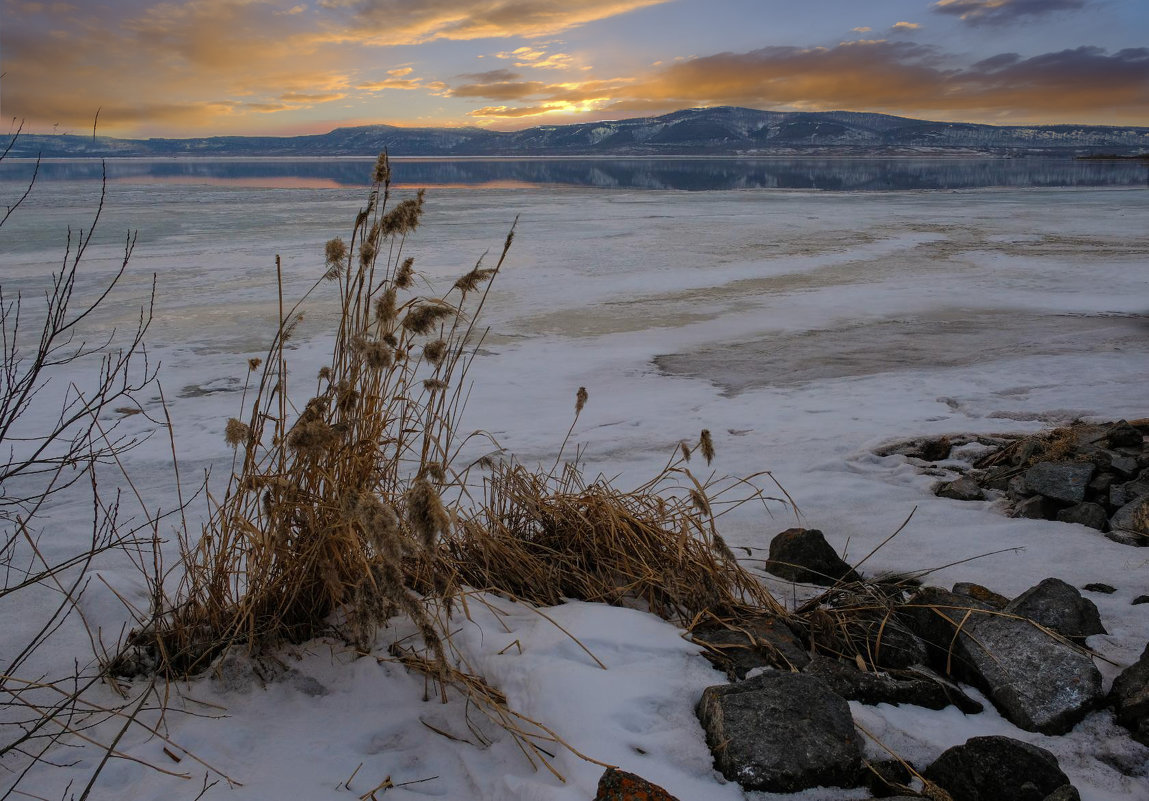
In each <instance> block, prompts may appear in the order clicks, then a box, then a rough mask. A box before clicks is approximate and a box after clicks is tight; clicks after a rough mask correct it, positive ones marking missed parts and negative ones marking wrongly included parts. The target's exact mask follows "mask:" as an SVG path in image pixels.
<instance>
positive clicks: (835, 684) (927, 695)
mask: <svg viewBox="0 0 1149 801" xmlns="http://www.w3.org/2000/svg"><path fill="white" fill-rule="evenodd" d="M803 672H804V673H808V674H810V675H814V676H817V677H818V678H820V679H822V680H823V681H824V682H826V685H827V686H828V687H829V688H830V689H831V690H833V691H834V692H835V693H837V694H838V695H840V696H842V697H843V698H845V699H846V700H847V701H858V702H860V703H863V704H869V705H874V704H892V705H894V706H899V705H901V704H912V705H914V706H922V707H925V708H926V709H945V708H946V707H947V706H951V705H953V706H956V707H957V708H958V709H960V710H961V711H962V712H964V713H966V714H967V715H976V714H978V713H979V712H981V711H982V710H983V709H984V707H982V705H981V704H980V703H978V702H977V701H975V700H974V699H972V698H970V697H969V696H968V695H966V694H965V693H964V692H962V691H961V690H960V689H959V688H958V687H957V685H955V684H952V683H950V682H948V681H946V680H945V679H942V678H941V677H939V676H934V675H933V674H931V673H928V672H927V671H925V670H916V671H897V672H891V673H871V672H862V671H861V670H858V668H857V666H856V665H853V664H851V663H849V662H840V661H839V660H837V659H833V658H831V657H826V656H815V657H814V658H813V659H811V660H810V663H809V664H808V665H806V667H805V668H804V669H803Z"/></svg>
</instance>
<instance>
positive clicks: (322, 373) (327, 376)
mask: <svg viewBox="0 0 1149 801" xmlns="http://www.w3.org/2000/svg"><path fill="white" fill-rule="evenodd" d="M317 378H318V379H319V380H320V381H330V380H331V368H330V367H328V366H327V365H324V366H323V367H320V368H319V375H318V376H317Z"/></svg>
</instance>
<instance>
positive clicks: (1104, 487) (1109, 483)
mask: <svg viewBox="0 0 1149 801" xmlns="http://www.w3.org/2000/svg"><path fill="white" fill-rule="evenodd" d="M1112 487H1113V474H1112V473H1098V474H1097V475H1095V476H1094V477H1093V478H1092V479H1091V480H1090V482H1089V485H1088V486H1087V487H1086V488H1085V497H1086V498H1091V499H1093V500H1095V501H1099V502H1101V503H1105V504H1107V503H1109V492H1110V490H1111V489H1112Z"/></svg>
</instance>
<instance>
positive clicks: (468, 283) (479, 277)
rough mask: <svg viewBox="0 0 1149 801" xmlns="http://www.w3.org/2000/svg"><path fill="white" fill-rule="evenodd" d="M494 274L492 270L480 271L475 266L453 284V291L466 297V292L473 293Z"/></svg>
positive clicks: (480, 269)
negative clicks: (457, 291)
mask: <svg viewBox="0 0 1149 801" xmlns="http://www.w3.org/2000/svg"><path fill="white" fill-rule="evenodd" d="M494 274H495V271H494V270H491V269H482V268H480V267H479V266H478V265H475V269H473V270H471V271H470V272H469V273H467V274H466V275H464V276H462V277H461V278H460V279H459V280H458V281H456V282H455V289H457V290H459V291H460V292H462V293H463V294H464V295H466V294H467V293H468V292H473V291H475V290H476V289H478V288H479V286H480V285H481V284H482V283H483V282H484V281H489V280H490V278H491V276H492V275H494Z"/></svg>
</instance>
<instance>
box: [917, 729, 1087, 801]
mask: <svg viewBox="0 0 1149 801" xmlns="http://www.w3.org/2000/svg"><path fill="white" fill-rule="evenodd" d="M922 776H923V777H925V778H926V779H928V780H929V781H931V782H933V783H934V784H936V785H938V786H939V787H941V788H942V789H943V790H945V791H946V792H947V793H949V795H950V797H951V798H952V799H953V801H1045V799H1046V798H1047V797H1049V796H1050V795H1051V794H1052V793H1054V792H1057V791H1059V790H1060V789H1061V788H1062V787H1065V786H1066V785H1069V777H1068V776H1066V775H1065V774H1064V773H1063V772H1062V770H1061V766H1060V765H1058V763H1057V757H1055V756H1054V755H1053V754H1051V753H1050V752H1049V751H1046V750H1045V749H1044V748H1038V747H1037V746H1036V745H1030V744H1029V743H1023V742H1021V741H1020V740H1014V739H1012V738H1010V737H999V736H995V737H973V738H971V739H970V740H968V741H967V742H966V743H965V744H964V745H955V746H954V747H953V748H950V749H948V750H946V751H945V752H944V753H943V754H942V755H941V756H940V757H938V758H937V760H936V761H935V762H934V763H933V764H932V765H930V766H929V767H928V768H926V769H925V770H924V771H922ZM1070 787H1072V785H1070Z"/></svg>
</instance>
